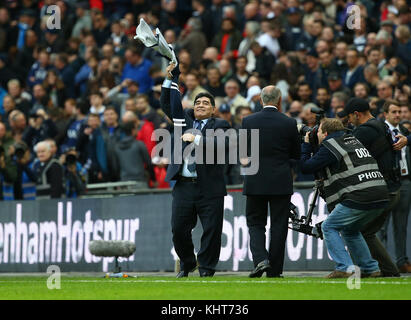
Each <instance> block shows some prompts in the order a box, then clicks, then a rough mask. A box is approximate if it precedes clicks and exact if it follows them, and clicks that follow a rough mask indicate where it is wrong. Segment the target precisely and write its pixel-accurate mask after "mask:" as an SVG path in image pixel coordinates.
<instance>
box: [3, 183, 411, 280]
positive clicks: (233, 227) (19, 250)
mask: <svg viewBox="0 0 411 320" xmlns="http://www.w3.org/2000/svg"><path fill="white" fill-rule="evenodd" d="M312 186H313V184H312V183H297V184H295V192H294V194H293V196H292V202H293V203H294V204H295V205H296V206H297V208H298V209H299V212H300V214H301V215H305V214H306V212H307V210H308V205H309V203H310V201H311V199H312V197H313V190H312ZM106 187H107V186H106ZM95 189H98V188H97V187H96V188H95ZM99 189H101V188H99ZM103 189H105V191H104V190H103V192H102V191H101V190H99V191H98V192H97V193H96V192H94V191H97V190H94V191H92V188H91V189H89V192H88V193H87V195H85V196H84V197H83V198H81V199H71V200H70V199H62V200H38V201H20V202H19V201H3V202H1V203H0V212H1V214H0V272H45V271H46V270H47V267H48V266H50V265H58V266H59V267H60V269H61V271H63V272H76V271H77V272H99V271H104V272H107V271H110V270H112V268H113V265H114V260H113V258H100V257H95V256H92V255H91V254H90V252H89V250H88V244H89V242H90V241H91V240H97V239H104V240H110V239H112V240H131V241H135V243H136V247H137V249H136V252H135V254H134V255H133V256H131V257H130V258H128V259H120V261H121V265H122V267H123V270H124V271H131V272H139V271H173V270H174V268H175V262H176V259H177V256H176V254H175V251H174V248H173V244H172V240H171V226H170V222H171V190H165V189H163V190H153V189H147V190H140V191H135V190H134V191H132V190H131V191H130V190H128V191H127V190H126V191H124V190H123V191H121V190H120V191H119V190H116V192H114V193H113V190H111V191H110V190H109V189H110V187H107V188H103ZM117 191H118V192H117ZM113 194H117V195H123V196H113ZM107 197H110V198H107ZM245 204H246V198H245V196H243V195H242V190H241V186H231V187H229V194H228V195H227V196H226V197H225V203H224V207H225V212H224V225H223V236H222V248H221V254H220V262H219V264H218V269H219V270H227V271H245V270H251V269H252V268H253V264H252V256H251V252H250V249H249V236H248V229H247V223H246V218H245ZM327 214H328V212H327V209H326V206H325V203H324V201H323V200H322V199H319V201H318V203H317V208H316V210H315V212H314V214H313V222H314V223H317V222H319V221H322V220H324V219H325V217H326V215H327ZM268 221H269V220H268ZM410 224H411V223H410ZM267 228H268V227H267ZM390 230H391V229H390ZM409 230H411V229H409ZM200 231H201V225H200V223H198V224H197V226H196V228H195V229H194V230H193V240H194V243H195V247H196V250H198V246H199V242H200V236H201V232H200ZM392 243H393V240H392V235H390V238H389V251H390V252H391V253H392V252H393V248H392V247H393V245H392ZM267 246H268V243H267ZM410 248H411V237H408V251H410ZM408 254H409V255H410V252H408ZM333 267H334V264H333V262H332V261H331V260H330V257H329V255H328V252H327V250H326V247H325V244H324V242H323V241H322V240H319V239H315V238H312V237H308V236H306V235H304V234H302V233H298V232H295V231H292V230H289V233H288V237H287V242H286V253H285V262H284V269H285V270H288V271H303V270H331V269H332V268H333Z"/></svg>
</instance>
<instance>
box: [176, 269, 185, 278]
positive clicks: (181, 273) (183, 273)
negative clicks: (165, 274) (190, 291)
mask: <svg viewBox="0 0 411 320" xmlns="http://www.w3.org/2000/svg"><path fill="white" fill-rule="evenodd" d="M187 277H188V272H186V271H184V270H181V271H180V272H179V273H177V275H176V278H187Z"/></svg>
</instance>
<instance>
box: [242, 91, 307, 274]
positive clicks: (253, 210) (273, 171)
mask: <svg viewBox="0 0 411 320" xmlns="http://www.w3.org/2000/svg"><path fill="white" fill-rule="evenodd" d="M261 101H262V104H263V110H261V111H260V112H257V113H255V114H252V115H250V116H248V117H245V118H244V119H243V129H258V130H259V170H258V172H257V174H255V175H246V176H245V177H244V190H243V193H244V194H245V195H246V196H247V204H246V218H247V226H248V228H249V233H250V249H251V253H252V255H253V262H254V267H255V269H254V270H253V271H252V272H251V274H250V277H251V278H254V277H261V276H262V274H263V273H264V272H266V273H267V277H279V276H280V275H281V273H282V271H283V263H284V251H285V240H286V237H287V230H288V218H289V212H290V210H289V209H290V200H291V195H292V193H293V180H292V174H291V164H290V160H291V159H295V160H299V159H300V155H301V150H300V138H299V134H298V130H297V123H296V121H295V120H294V119H292V118H288V117H287V116H286V115H284V114H283V113H281V112H280V111H279V109H281V91H280V90H279V89H278V88H276V87H275V86H267V87H265V88H264V89H263V90H262V92H261ZM242 164H243V165H244V164H245V163H244V159H242ZM268 204H270V221H271V230H270V235H271V239H270V248H269V251H268V252H267V250H266V248H265V226H266V224H267V211H268Z"/></svg>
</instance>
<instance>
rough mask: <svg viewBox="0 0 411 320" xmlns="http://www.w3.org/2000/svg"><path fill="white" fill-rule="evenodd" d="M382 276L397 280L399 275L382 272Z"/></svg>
mask: <svg viewBox="0 0 411 320" xmlns="http://www.w3.org/2000/svg"><path fill="white" fill-rule="evenodd" d="M382 276H383V277H384V278H399V277H401V275H400V274H399V273H393V272H382Z"/></svg>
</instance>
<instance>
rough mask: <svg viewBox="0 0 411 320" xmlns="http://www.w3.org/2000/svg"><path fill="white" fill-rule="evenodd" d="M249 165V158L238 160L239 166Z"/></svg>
mask: <svg viewBox="0 0 411 320" xmlns="http://www.w3.org/2000/svg"><path fill="white" fill-rule="evenodd" d="M249 163H250V159H249V158H240V164H241V165H242V166H243V167H246V166H248V164H249Z"/></svg>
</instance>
